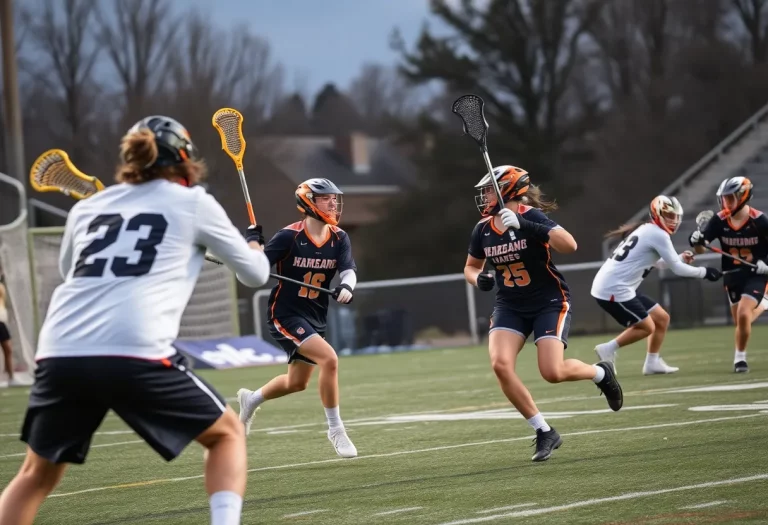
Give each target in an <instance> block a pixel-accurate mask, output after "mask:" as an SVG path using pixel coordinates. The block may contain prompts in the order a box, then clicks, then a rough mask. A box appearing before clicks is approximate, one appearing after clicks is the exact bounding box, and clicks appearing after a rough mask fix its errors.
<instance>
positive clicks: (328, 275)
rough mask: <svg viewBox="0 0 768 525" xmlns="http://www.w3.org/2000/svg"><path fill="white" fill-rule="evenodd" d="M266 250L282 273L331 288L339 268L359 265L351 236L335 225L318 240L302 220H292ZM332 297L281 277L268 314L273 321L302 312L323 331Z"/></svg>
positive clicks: (316, 327) (270, 300) (270, 299)
mask: <svg viewBox="0 0 768 525" xmlns="http://www.w3.org/2000/svg"><path fill="white" fill-rule="evenodd" d="M264 253H265V254H266V255H267V258H269V263H270V264H271V265H276V266H277V273H278V274H279V275H283V276H285V277H289V278H291V279H295V280H297V281H301V282H304V283H306V284H311V285H314V286H320V287H322V288H325V289H330V288H329V287H330V285H331V280H332V279H333V277H334V276H335V275H336V272H339V273H341V272H343V271H345V270H356V269H357V267H356V266H355V261H354V259H353V258H352V244H351V243H350V242H349V236H348V235H347V233H346V232H345V231H344V230H342V229H341V228H337V227H336V226H330V227H329V228H328V234H327V236H326V238H325V239H322V240H320V241H316V240H314V239H312V238H311V237H310V236H309V235H308V234H307V232H306V230H305V226H304V222H303V221H301V222H296V223H293V224H290V225H288V226H286V227H285V228H283V229H282V230H280V231H279V232H277V233H276V234H275V235H274V237H272V239H270V241H269V242H268V243H267V245H266V246H265V247H264ZM329 298H330V295H329V294H325V293H320V292H318V291H315V290H310V289H308V288H304V287H301V286H299V285H297V284H293V283H288V282H284V281H280V282H278V284H277V286H275V287H274V288H273V289H272V293H271V294H270V295H269V306H268V310H267V311H268V314H267V317H268V320H269V321H270V322H271V321H273V320H275V319H277V320H278V321H281V320H285V318H287V317H293V316H299V317H302V318H303V319H306V320H307V321H308V322H309V323H310V324H311V325H312V326H313V327H315V329H316V330H318V331H324V330H325V323H326V317H327V315H328V300H329Z"/></svg>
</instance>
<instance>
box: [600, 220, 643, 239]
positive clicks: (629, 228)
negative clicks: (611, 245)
mask: <svg viewBox="0 0 768 525" xmlns="http://www.w3.org/2000/svg"><path fill="white" fill-rule="evenodd" d="M643 224H645V223H644V222H628V223H626V224H622V225H621V226H619V227H618V228H616V229H615V230H611V231H609V232H608V233H606V234H605V238H606V239H624V237H626V236H627V235H629V234H630V233H632V232H633V231H635V230H636V229H638V228H639V227H640V226H642V225H643Z"/></svg>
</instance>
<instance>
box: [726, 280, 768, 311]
mask: <svg viewBox="0 0 768 525" xmlns="http://www.w3.org/2000/svg"><path fill="white" fill-rule="evenodd" d="M724 282H725V293H727V294H728V302H729V303H731V306H733V305H735V304H737V303H738V302H739V301H741V298H742V297H751V298H752V299H754V300H755V302H756V303H757V304H760V301H762V300H763V296H764V295H765V291H766V283H767V282H768V277H766V276H765V275H754V274H749V273H746V272H744V273H735V274H730V275H726V279H724Z"/></svg>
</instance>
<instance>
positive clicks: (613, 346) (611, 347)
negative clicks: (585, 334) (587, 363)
mask: <svg viewBox="0 0 768 525" xmlns="http://www.w3.org/2000/svg"><path fill="white" fill-rule="evenodd" d="M597 347H598V348H599V349H600V350H608V351H610V352H615V351H616V350H618V349H619V348H620V347H619V343H617V342H616V339H612V340H610V341H608V342H607V343H603V344H600V345H597Z"/></svg>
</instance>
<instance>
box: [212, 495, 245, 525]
mask: <svg viewBox="0 0 768 525" xmlns="http://www.w3.org/2000/svg"><path fill="white" fill-rule="evenodd" d="M210 505H211V525H240V514H241V513H242V511H243V498H241V497H240V495H239V494H237V493H235V492H231V491H229V490H222V491H219V492H215V493H213V494H211V499H210Z"/></svg>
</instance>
